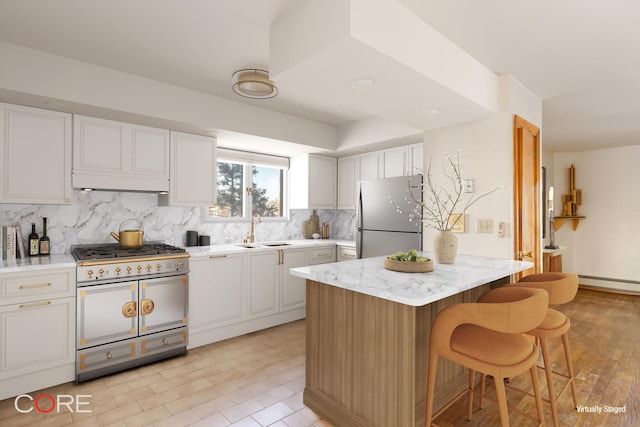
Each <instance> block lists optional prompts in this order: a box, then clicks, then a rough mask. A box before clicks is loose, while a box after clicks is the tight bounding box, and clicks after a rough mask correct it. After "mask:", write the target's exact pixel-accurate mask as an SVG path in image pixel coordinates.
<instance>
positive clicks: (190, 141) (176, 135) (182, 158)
mask: <svg viewBox="0 0 640 427" xmlns="http://www.w3.org/2000/svg"><path fill="white" fill-rule="evenodd" d="M216 171H217V167H216V139H215V138H210V137H206V136H201V135H193V134H189V133H182V132H174V131H171V179H170V189H169V194H168V195H163V194H161V195H159V196H158V205H160V206H187V207H198V206H201V207H206V206H211V205H213V204H215V202H216Z"/></svg>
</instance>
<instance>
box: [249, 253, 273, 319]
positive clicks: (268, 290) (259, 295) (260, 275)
mask: <svg viewBox="0 0 640 427" xmlns="http://www.w3.org/2000/svg"><path fill="white" fill-rule="evenodd" d="M279 263H280V251H269V252H262V253H257V254H252V255H249V264H250V266H249V272H250V277H249V315H250V316H252V317H259V316H264V315H267V314H275V313H277V312H278V288H279V286H278V285H279V283H280V268H279Z"/></svg>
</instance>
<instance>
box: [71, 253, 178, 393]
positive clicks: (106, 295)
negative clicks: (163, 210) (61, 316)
mask: <svg viewBox="0 0 640 427" xmlns="http://www.w3.org/2000/svg"><path fill="white" fill-rule="evenodd" d="M71 252H72V254H73V256H74V257H75V258H76V260H77V261H78V267H77V287H78V289H77V312H76V319H77V320H76V381H77V382H82V381H86V380H89V379H93V378H97V377H100V376H103V375H107V374H110V373H114V372H117V371H121V370H124V369H129V368H132V367H135V366H139V365H143V364H146V363H150V362H154V361H156V360H160V359H165V358H168V357H172V356H176V355H179V354H184V353H186V351H187V336H188V331H187V327H188V324H187V319H188V295H189V254H188V253H187V252H186V251H185V250H184V249H183V248H178V247H175V246H170V245H166V244H162V243H150V244H145V245H143V246H142V247H141V248H139V249H120V246H119V244H101V245H81V246H74V247H72V248H71Z"/></svg>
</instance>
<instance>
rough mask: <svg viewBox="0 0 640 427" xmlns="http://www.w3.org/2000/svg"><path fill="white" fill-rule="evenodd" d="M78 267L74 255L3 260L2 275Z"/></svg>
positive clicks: (0, 271) (0, 264)
mask: <svg viewBox="0 0 640 427" xmlns="http://www.w3.org/2000/svg"><path fill="white" fill-rule="evenodd" d="M76 266H77V263H76V260H75V258H74V257H73V256H72V255H66V254H65V255H46V256H35V257H27V258H18V259H16V260H13V261H7V260H1V261H0V273H15V272H25V271H30V270H46V269H49V268H67V267H73V268H75V267H76Z"/></svg>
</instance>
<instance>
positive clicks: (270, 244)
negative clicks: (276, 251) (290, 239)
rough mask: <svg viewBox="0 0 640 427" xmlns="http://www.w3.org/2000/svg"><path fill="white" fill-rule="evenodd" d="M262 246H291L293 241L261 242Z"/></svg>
mask: <svg viewBox="0 0 640 427" xmlns="http://www.w3.org/2000/svg"><path fill="white" fill-rule="evenodd" d="M261 245H262V246H289V245H291V243H285V242H273V243H261Z"/></svg>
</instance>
